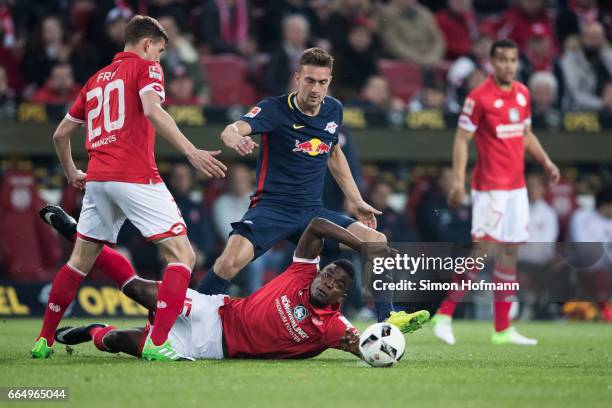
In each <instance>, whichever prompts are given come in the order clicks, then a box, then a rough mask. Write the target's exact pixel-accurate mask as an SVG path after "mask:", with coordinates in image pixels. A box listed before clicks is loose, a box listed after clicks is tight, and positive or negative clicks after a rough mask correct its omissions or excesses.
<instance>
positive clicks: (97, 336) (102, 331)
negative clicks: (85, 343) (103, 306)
mask: <svg viewBox="0 0 612 408" xmlns="http://www.w3.org/2000/svg"><path fill="white" fill-rule="evenodd" d="M115 329H116V327H115V326H106V327H94V328H92V329H91V330H90V331H89V334H91V339H92V340H93V343H94V345H95V346H96V348H97V349H98V350H100V351H106V352H108V353H111V351H110V350H109V349H108V348H107V347H106V346H105V345H104V336H106V333H108V332H109V331H111V330H115Z"/></svg>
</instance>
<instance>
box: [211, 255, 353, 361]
mask: <svg viewBox="0 0 612 408" xmlns="http://www.w3.org/2000/svg"><path fill="white" fill-rule="evenodd" d="M318 261H319V260H318V259H316V260H306V259H299V258H294V260H293V263H292V264H291V265H290V266H289V268H287V270H285V272H283V273H282V274H280V275H279V276H277V277H276V278H275V279H273V280H272V281H270V282H269V283H268V284H266V285H264V286H263V287H262V288H260V289H259V290H257V291H256V292H254V293H253V294H252V295H251V296H249V297H246V298H244V299H229V298H227V299H226V301H225V305H224V306H222V307H220V308H219V315H220V316H221V321H222V324H223V335H224V338H225V344H226V346H227V350H226V352H227V356H228V357H236V358H248V357H253V358H273V359H283V358H309V357H314V356H316V355H318V354H320V353H322V352H323V351H325V350H326V349H328V348H338V347H339V345H340V338H341V337H343V336H344V334H345V332H346V330H347V328H352V326H351V325H350V323H349V322H348V320H347V319H346V318H344V316H342V314H341V313H340V312H339V310H338V309H339V305H338V304H336V305H333V306H327V307H325V308H323V309H319V308H317V307H315V306H313V305H312V304H311V303H310V284H311V283H312V281H313V279H314V278H315V275H316V274H317V271H318V269H319V264H318Z"/></svg>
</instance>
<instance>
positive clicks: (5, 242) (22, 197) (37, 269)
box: [0, 171, 62, 281]
mask: <svg viewBox="0 0 612 408" xmlns="http://www.w3.org/2000/svg"><path fill="white" fill-rule="evenodd" d="M42 204H43V202H42V200H41V199H40V197H39V195H38V191H37V190H36V180H35V179H34V176H33V175H32V173H31V172H19V171H9V172H7V173H6V175H5V177H4V182H3V184H2V186H1V187H0V237H2V239H1V240H0V253H1V255H0V258H1V259H2V264H3V266H4V267H3V269H4V270H5V271H6V274H5V277H7V278H9V279H14V280H18V281H41V280H45V281H48V280H51V279H53V276H54V275H55V272H56V268H57V263H58V262H59V261H60V260H61V258H62V250H61V248H60V245H59V242H58V239H59V238H58V237H57V236H56V235H55V234H54V233H53V231H52V230H51V228H49V226H47V225H46V224H45V223H44V222H43V221H42V220H41V219H40V218H39V217H38V210H39V208H40V207H41V206H42Z"/></svg>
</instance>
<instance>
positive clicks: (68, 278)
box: [38, 264, 86, 346]
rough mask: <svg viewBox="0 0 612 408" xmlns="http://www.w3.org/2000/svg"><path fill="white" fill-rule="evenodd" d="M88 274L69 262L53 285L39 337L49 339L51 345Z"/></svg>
mask: <svg viewBox="0 0 612 408" xmlns="http://www.w3.org/2000/svg"><path fill="white" fill-rule="evenodd" d="M85 276H86V274H84V273H82V272H80V271H77V270H76V269H74V268H72V267H71V266H69V265H68V264H66V265H64V266H62V268H61V269H60V270H59V272H58V273H57V275H55V278H54V279H53V284H52V286H51V292H50V293H49V301H48V302H47V308H46V309H45V318H44V320H43V326H42V329H41V330H40V335H39V336H38V338H39V339H40V338H41V337H44V338H45V339H47V344H48V345H49V346H51V345H52V344H53V343H54V342H55V330H56V329H57V326H58V325H59V322H60V321H61V320H62V317H63V316H64V313H65V312H66V309H67V308H68V306H69V305H70V303H71V302H72V301H73V300H74V297H75V296H76V293H77V291H78V290H79V286H80V285H81V282H82V281H83V279H84V278H85Z"/></svg>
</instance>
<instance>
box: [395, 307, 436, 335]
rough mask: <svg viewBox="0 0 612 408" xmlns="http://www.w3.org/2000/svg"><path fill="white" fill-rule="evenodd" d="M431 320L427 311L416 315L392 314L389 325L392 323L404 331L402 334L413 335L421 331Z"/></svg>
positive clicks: (418, 312)
mask: <svg viewBox="0 0 612 408" xmlns="http://www.w3.org/2000/svg"><path fill="white" fill-rule="evenodd" d="M427 320H429V312H428V311H427V310H419V311H417V312H414V313H406V312H403V311H400V312H391V315H390V316H389V318H388V319H387V323H391V324H392V325H394V326H396V327H397V328H398V329H400V330H401V331H402V333H412V332H415V331H417V330H419V329H420V328H421V327H423V325H424V324H425V323H426V322H427Z"/></svg>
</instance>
